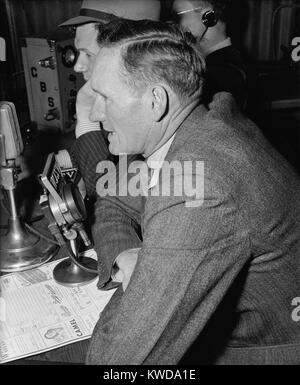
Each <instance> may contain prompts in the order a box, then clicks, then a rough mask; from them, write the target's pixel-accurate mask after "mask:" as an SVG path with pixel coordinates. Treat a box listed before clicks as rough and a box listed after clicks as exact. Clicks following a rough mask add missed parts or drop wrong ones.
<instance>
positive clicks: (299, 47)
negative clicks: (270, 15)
mask: <svg viewBox="0 0 300 385" xmlns="http://www.w3.org/2000/svg"><path fill="white" fill-rule="evenodd" d="M292 46H296V48H294V49H293V51H292V60H293V61H296V62H297V61H299V60H300V37H294V39H293V40H292Z"/></svg>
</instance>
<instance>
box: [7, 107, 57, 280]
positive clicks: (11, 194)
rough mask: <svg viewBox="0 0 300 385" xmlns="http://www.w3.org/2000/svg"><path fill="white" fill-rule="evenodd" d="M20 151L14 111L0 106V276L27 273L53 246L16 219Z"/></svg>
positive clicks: (51, 253) (45, 258)
mask: <svg viewBox="0 0 300 385" xmlns="http://www.w3.org/2000/svg"><path fill="white" fill-rule="evenodd" d="M23 149H24V145H23V140H22V136H21V132H20V127H19V122H18V118H17V113H16V109H15V106H14V104H13V103H11V102H7V101H1V102H0V186H2V187H3V188H4V190H5V191H6V193H7V196H8V201H9V210H8V211H9V217H8V224H7V232H6V234H4V235H2V234H1V236H0V272H6V273H11V272H14V271H23V270H28V269H31V268H34V267H38V266H40V265H42V264H43V263H46V262H47V261H49V260H50V259H51V258H52V257H53V256H54V255H55V254H56V252H57V251H58V247H57V245H53V244H48V241H46V240H45V239H43V238H42V237H40V236H38V235H36V234H35V233H34V232H30V231H29V230H27V228H26V226H25V224H24V223H23V221H22V219H21V218H20V216H19V215H18V210H17V205H16V198H15V190H16V186H17V173H18V172H17V167H16V164H15V159H17V158H18V157H19V156H20V155H21V153H22V151H23Z"/></svg>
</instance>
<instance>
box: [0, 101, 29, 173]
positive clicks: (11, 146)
mask: <svg viewBox="0 0 300 385" xmlns="http://www.w3.org/2000/svg"><path fill="white" fill-rule="evenodd" d="M0 145H1V153H0V161H1V166H6V165H7V162H8V161H11V160H14V159H16V158H17V157H18V156H20V155H21V153H22V151H23V149H24V145H23V140H22V136H21V132H20V127H19V122H18V118H17V113H16V109H15V106H14V104H13V103H11V102H6V101H3V102H0Z"/></svg>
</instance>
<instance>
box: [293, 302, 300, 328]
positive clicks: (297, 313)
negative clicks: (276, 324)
mask: <svg viewBox="0 0 300 385" xmlns="http://www.w3.org/2000/svg"><path fill="white" fill-rule="evenodd" d="M292 306H295V309H294V310H293V311H292V320H293V321H295V322H299V321H300V297H296V298H294V299H293V300H292Z"/></svg>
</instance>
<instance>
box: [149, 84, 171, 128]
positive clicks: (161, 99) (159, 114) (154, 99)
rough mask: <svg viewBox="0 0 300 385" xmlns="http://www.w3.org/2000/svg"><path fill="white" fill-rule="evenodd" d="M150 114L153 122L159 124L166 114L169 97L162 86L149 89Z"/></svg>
mask: <svg viewBox="0 0 300 385" xmlns="http://www.w3.org/2000/svg"><path fill="white" fill-rule="evenodd" d="M150 97H151V112H152V116H153V120H154V121H155V122H159V121H160V120H161V119H162V118H163V117H164V116H165V114H166V113H167V112H168V105H169V95H168V92H167V90H166V89H165V88H164V87H163V86H160V85H158V86H155V87H153V88H152V89H151V96H150Z"/></svg>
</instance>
